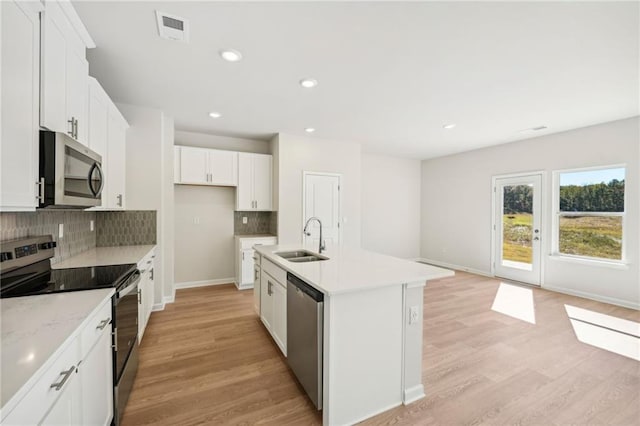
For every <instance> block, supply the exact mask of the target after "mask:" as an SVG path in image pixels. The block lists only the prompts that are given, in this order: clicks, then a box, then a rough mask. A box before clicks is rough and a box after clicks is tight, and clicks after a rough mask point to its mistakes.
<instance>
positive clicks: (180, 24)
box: [156, 10, 189, 42]
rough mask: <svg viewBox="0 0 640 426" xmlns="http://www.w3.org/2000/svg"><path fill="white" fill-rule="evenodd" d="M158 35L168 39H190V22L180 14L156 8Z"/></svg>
mask: <svg viewBox="0 0 640 426" xmlns="http://www.w3.org/2000/svg"><path fill="white" fill-rule="evenodd" d="M156 18H157V22H158V35H159V36H160V37H162V38H166V39H167V40H175V41H183V42H187V41H189V22H188V21H187V20H186V19H184V18H181V17H179V16H175V15H170V14H168V13H164V12H160V11H159V10H156Z"/></svg>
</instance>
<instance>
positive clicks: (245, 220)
mask: <svg viewBox="0 0 640 426" xmlns="http://www.w3.org/2000/svg"><path fill="white" fill-rule="evenodd" d="M247 222H248V221H247V217H246V216H242V224H243V225H246V224H247Z"/></svg>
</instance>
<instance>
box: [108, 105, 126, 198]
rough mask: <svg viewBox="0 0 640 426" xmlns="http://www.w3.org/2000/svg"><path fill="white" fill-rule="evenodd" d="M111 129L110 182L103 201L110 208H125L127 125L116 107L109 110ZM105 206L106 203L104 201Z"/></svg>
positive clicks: (113, 106)
mask: <svg viewBox="0 0 640 426" xmlns="http://www.w3.org/2000/svg"><path fill="white" fill-rule="evenodd" d="M109 111H110V112H109V117H108V122H109V128H108V131H107V135H108V155H107V158H108V164H107V167H106V169H105V174H106V178H107V181H108V182H109V184H108V187H107V188H106V189H108V190H107V192H106V193H105V192H103V193H102V198H103V200H104V199H105V198H106V199H107V206H108V207H115V208H124V207H125V201H126V200H125V186H126V183H125V182H126V165H125V161H126V138H127V124H126V122H124V120H123V119H122V117H120V113H119V112H118V110H117V109H116V107H115V105H113V104H111V106H110V108H109ZM103 205H104V201H103Z"/></svg>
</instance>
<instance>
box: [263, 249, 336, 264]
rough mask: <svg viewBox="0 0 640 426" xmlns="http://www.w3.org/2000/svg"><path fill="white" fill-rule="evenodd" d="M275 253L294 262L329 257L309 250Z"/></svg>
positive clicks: (315, 260)
mask: <svg viewBox="0 0 640 426" xmlns="http://www.w3.org/2000/svg"><path fill="white" fill-rule="evenodd" d="M274 254H276V255H278V256H280V257H281V258H283V259H285V260H288V261H289V262H294V263H304V262H318V261H320V260H327V259H329V258H328V257H326V256H322V255H320V254H315V253H313V252H310V251H307V250H296V251H281V252H276V253H274Z"/></svg>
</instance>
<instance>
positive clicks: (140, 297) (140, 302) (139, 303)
mask: <svg viewBox="0 0 640 426" xmlns="http://www.w3.org/2000/svg"><path fill="white" fill-rule="evenodd" d="M138 305H142V289H141V288H139V289H138Z"/></svg>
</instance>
